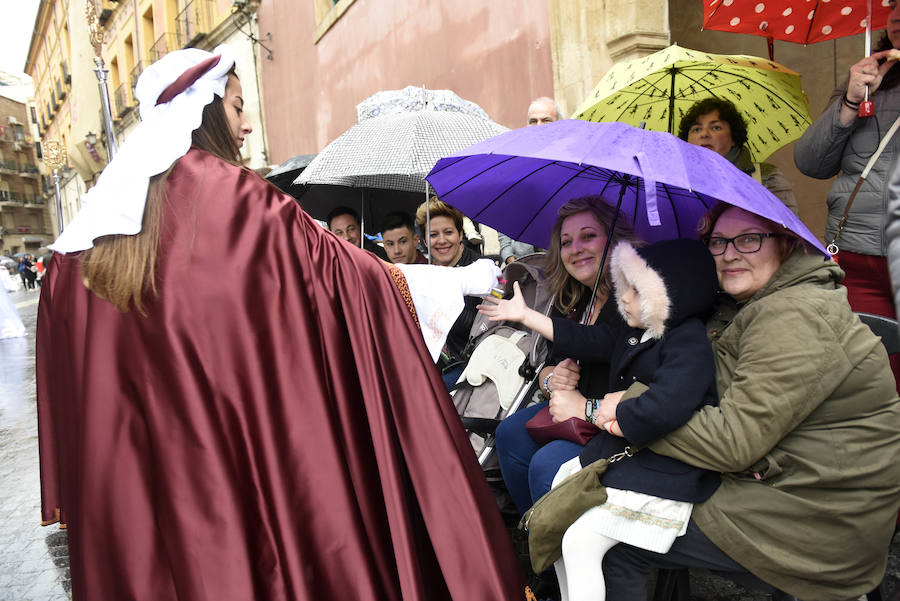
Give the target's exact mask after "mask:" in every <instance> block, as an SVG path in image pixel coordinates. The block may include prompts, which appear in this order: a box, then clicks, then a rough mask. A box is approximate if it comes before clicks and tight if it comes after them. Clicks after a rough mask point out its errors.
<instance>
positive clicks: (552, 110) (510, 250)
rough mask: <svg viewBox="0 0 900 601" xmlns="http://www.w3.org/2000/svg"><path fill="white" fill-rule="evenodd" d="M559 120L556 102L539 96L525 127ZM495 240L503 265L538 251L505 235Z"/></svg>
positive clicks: (559, 114) (500, 235) (499, 235)
mask: <svg viewBox="0 0 900 601" xmlns="http://www.w3.org/2000/svg"><path fill="white" fill-rule="evenodd" d="M561 118H562V115H561V113H560V111H559V106H558V105H557V104H556V102H555V101H554V100H553V99H552V98H548V97H547V96H541V97H540V98H535V99H534V100H532V101H531V104H530V105H528V114H527V117H526V121H525V125H526V126H529V127H530V126H532V125H543V124H545V123H553V122H554V121H559V120H560V119H561ZM497 239H498V240H499V241H500V259H501V260H502V261H503V264H504V265H509V264H510V263H512V262H513V261H515V260H516V259H518V258H519V257H524V256H525V255H530V254H532V253H535V252H538V249H537V248H535V247H534V246H532V245H531V244H526V243H524V242H518V241H517V240H513V239H512V238H510V237H509V236H507V235H506V234H501V233H499V232H498V234H497Z"/></svg>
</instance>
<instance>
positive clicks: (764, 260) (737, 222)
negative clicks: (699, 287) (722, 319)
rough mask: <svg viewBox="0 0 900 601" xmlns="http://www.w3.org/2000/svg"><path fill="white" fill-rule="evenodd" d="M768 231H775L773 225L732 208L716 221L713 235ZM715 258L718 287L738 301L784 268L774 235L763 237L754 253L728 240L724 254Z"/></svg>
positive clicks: (763, 232) (737, 234) (730, 235)
mask: <svg viewBox="0 0 900 601" xmlns="http://www.w3.org/2000/svg"><path fill="white" fill-rule="evenodd" d="M768 233H772V226H771V225H770V224H769V223H768V222H766V221H765V220H764V219H761V218H759V217H757V216H756V215H754V214H752V213H748V212H747V211H745V210H743V209H739V208H737V207H732V208H730V209H727V210H726V211H725V212H724V213H722V214H721V215H720V216H719V218H718V219H717V220H716V224H715V226H714V227H713V229H712V232H710V237H717V238H734V237H736V236H740V235H741V234H768ZM713 258H714V259H715V260H716V271H717V272H718V275H719V286H721V287H722V290H724V291H725V292H726V293H728V294H729V295H731V297H732V298H733V299H735V300H738V301H742V300H746V299H748V298H750V297H751V296H753V295H754V294H756V293H757V292H758V291H760V290H761V289H762V288H763V287H764V286H765V285H766V284H768V283H769V280H771V279H772V276H773V275H775V272H776V271H778V268H779V267H781V257H780V254H779V249H778V242H777V241H776V239H775V238H764V239H763V241H762V245H761V246H760V249H759V250H758V251H756V252H754V253H742V252H739V251H738V250H737V249H736V248H735V247H734V244H733V243H729V244H728V245H726V247H725V252H724V253H722V254H721V255H718V256H714V257H713Z"/></svg>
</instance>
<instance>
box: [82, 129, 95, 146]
mask: <svg viewBox="0 0 900 601" xmlns="http://www.w3.org/2000/svg"><path fill="white" fill-rule="evenodd" d="M84 139H85V140H87V143H88V144H90V145H91V146H96V145H97V135H96V134H94V133H93V132H91V131H88V133H87V135H86V136H85V137H84Z"/></svg>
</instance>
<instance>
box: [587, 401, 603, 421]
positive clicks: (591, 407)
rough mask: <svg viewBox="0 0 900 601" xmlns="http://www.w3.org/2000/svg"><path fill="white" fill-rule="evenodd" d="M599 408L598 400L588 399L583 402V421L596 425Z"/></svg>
mask: <svg viewBox="0 0 900 601" xmlns="http://www.w3.org/2000/svg"><path fill="white" fill-rule="evenodd" d="M599 408H600V400H599V399H588V400H586V401H585V402H584V419H586V420H587V421H589V422H591V423H592V424H594V425H595V426H596V425H597V423H596V422H597V410H598V409H599Z"/></svg>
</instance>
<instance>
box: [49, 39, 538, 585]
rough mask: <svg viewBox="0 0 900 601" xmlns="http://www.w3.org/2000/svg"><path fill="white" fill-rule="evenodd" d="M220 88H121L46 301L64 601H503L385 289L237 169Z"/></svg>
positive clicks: (445, 436) (445, 435)
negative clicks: (91, 184) (122, 95)
mask: <svg viewBox="0 0 900 601" xmlns="http://www.w3.org/2000/svg"><path fill="white" fill-rule="evenodd" d="M233 63H234V61H233V58H232V57H231V53H230V51H229V50H228V48H227V47H219V48H217V49H216V51H215V53H214V54H210V53H208V52H204V51H201V50H196V49H190V50H182V51H178V52H174V53H170V54H169V55H167V56H166V57H165V58H163V59H162V60H161V61H159V62H158V63H156V64H154V65H152V66H151V67H150V68H149V69H148V70H147V71H145V72H144V73H143V74H142V76H141V79H140V81H139V82H138V85H137V89H136V94H137V96H138V98H139V100H140V101H141V115H142V122H141V124H140V125H139V126H138V128H137V129H136V130H135V131H134V132H133V133H132V134H131V135H130V136H129V139H128V140H127V141H126V143H125V145H123V147H122V149H121V151H120V153H119V154H118V155H117V156H116V159H115V160H114V161H113V162H112V163H111V164H110V165H109V166H108V167H107V169H106V171H104V173H103V175H102V176H101V178H100V181H99V182H98V184H97V186H95V188H94V189H92V190H91V192H90V193H89V195H88V197H87V198H86V199H85V208H84V210H83V211H82V213H80V214H79V216H78V217H77V218H76V219H75V220H73V222H72V223H71V224H70V225H69V227H68V228H67V229H66V231H65V232H64V233H63V235H62V236H60V239H59V240H57V242H56V244H55V248H56V250H57V251H59V252H58V253H57V255H56V257H55V258H54V259H53V261H52V262H51V264H50V266H49V267H48V273H47V277H46V278H45V280H44V282H45V283H44V288H43V291H42V293H41V301H40V309H39V314H38V331H37V337H38V340H37V372H38V373H37V378H38V413H39V428H40V450H41V480H42V491H43V505H42V511H43V517H44V521H45V523H52V522H55V521H60V522H62V523H64V524H66V525H67V527H68V532H69V551H70V560H71V574H72V592H73V598H74V599H76V600H94V599H110V600H112V599H116V600H123V601H124V600H132V599H134V600H147V601H150V600H152V601H175V600H176V599H177V600H179V601H186V600H187V601H227V600H240V601H247V600H251V599H253V600H279V601H281V600H304V599H316V600H340V601H344V600H350V599H366V600H368V599H374V600H381V599H384V600H400V599H404V600H422V601H424V600H426V599H427V600H429V601H431V600H435V599H450V598H455V599H466V600H467V601H472V600H478V599H482V600H485V601H487V600H491V601H495V600H498V599H514V598H520V597H521V591H522V587H521V579H520V573H519V571H518V565H517V562H516V557H515V555H514V553H513V551H512V548H511V545H510V544H509V542H508V538H507V535H506V532H505V530H504V527H503V524H502V521H501V519H500V517H499V514H498V513H497V512H496V509H495V507H494V505H493V499H492V497H491V495H490V493H489V491H488V488H487V485H486V484H485V482H484V481H483V478H482V475H481V472H480V469H479V467H478V465H477V463H476V461H475V458H474V456H473V454H472V450H471V447H470V445H469V443H468V441H467V439H466V437H465V434H464V432H463V430H462V428H461V426H460V424H459V418H458V417H457V415H456V412H455V410H454V408H453V405H452V403H451V402H450V399H449V397H448V396H447V393H446V391H445V388H444V386H443V383H442V382H441V379H440V376H439V374H438V373H437V370H436V369H435V368H434V364H433V363H432V361H431V359H430V357H429V355H428V353H427V351H426V348H425V345H424V343H423V341H422V336H421V334H420V332H419V331H418V329H417V327H416V324H415V321H414V316H413V315H412V314H411V310H410V307H411V303H408V302H405V301H404V297H403V296H402V295H401V293H400V292H399V291H398V287H400V285H402V276H400V275H398V274H397V273H394V274H392V273H391V272H390V271H389V268H388V266H387V265H386V264H384V263H382V262H381V261H379V260H378V259H376V258H375V257H374V256H373V255H370V254H369V253H366V252H364V251H362V250H360V249H358V248H353V247H351V246H350V245H349V244H347V243H346V242H344V241H342V240H340V239H339V238H337V237H336V236H334V235H332V234H330V233H328V232H327V231H326V230H324V229H323V228H321V227H320V226H318V225H317V224H316V223H315V222H314V221H313V220H312V219H310V218H309V217H308V216H307V215H306V214H304V213H303V212H302V211H301V210H300V209H299V208H298V206H297V204H296V203H295V202H294V201H293V200H292V199H291V198H290V197H287V196H284V195H282V194H281V193H279V191H278V190H277V189H276V188H274V187H272V186H270V185H269V184H267V183H266V182H265V181H264V180H262V179H261V178H259V177H258V176H257V175H256V174H254V173H253V172H252V171H249V170H247V169H244V168H242V167H241V166H240V165H239V158H240V155H239V151H238V148H239V146H240V144H241V143H242V141H243V136H244V135H245V134H246V133H248V132H249V126H248V125H247V124H246V121H244V120H243V117H242V116H241V112H242V111H241V109H242V108H243V100H242V99H241V94H240V83H239V82H238V80H237V78H236V77H235V76H234V74H233Z"/></svg>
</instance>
